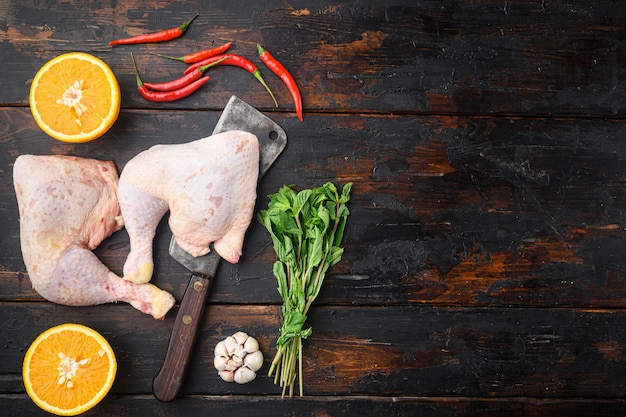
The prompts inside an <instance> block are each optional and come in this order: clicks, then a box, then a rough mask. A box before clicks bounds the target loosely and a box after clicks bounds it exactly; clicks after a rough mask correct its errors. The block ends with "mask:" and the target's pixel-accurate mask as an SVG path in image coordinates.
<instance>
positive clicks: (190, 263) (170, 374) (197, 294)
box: [152, 96, 287, 401]
mask: <svg viewBox="0 0 626 417" xmlns="http://www.w3.org/2000/svg"><path fill="white" fill-rule="evenodd" d="M229 130H243V131H247V132H250V133H253V134H255V135H256V137H257V138H258V140H259V152H260V155H259V157H260V158H259V180H260V179H261V178H262V177H263V174H265V172H267V170H268V169H269V167H270V166H271V165H272V164H273V163H274V161H275V160H276V158H278V156H279V155H280V153H281V152H282V151H283V149H284V148H285V146H286V145H287V134H286V133H285V131H284V130H283V129H282V128H281V127H280V126H279V125H278V124H277V123H275V122H274V121H273V120H271V119H270V118H269V117H267V116H266V115H264V114H263V113H261V112H260V111H258V110H257V109H255V108H254V107H252V106H251V105H249V104H248V103H246V102H245V101H243V100H241V99H240V98H238V97H237V96H232V97H231V98H230V100H228V103H227V104H226V107H224V111H223V112H222V115H221V116H220V118H219V120H218V122H217V125H216V126H215V129H214V130H213V133H212V134H217V133H221V132H226V131H229ZM169 254H170V255H171V256H172V257H173V258H174V259H176V261H177V262H179V263H180V264H182V265H183V266H184V267H185V268H187V269H188V270H189V271H191V273H192V275H191V279H190V280H189V284H188V285H187V289H186V290H185V294H184V295H183V299H182V300H181V303H180V308H179V309H178V313H177V315H176V319H175V321H174V326H173V327H172V334H171V335H170V341H169V344H168V347H167V351H166V353H165V359H164V360H163V364H162V366H161V370H160V371H159V373H158V374H157V376H156V377H155V378H154V380H153V382H152V392H153V394H154V396H155V397H156V398H157V399H159V400H161V401H171V400H173V399H174V398H176V396H177V395H178V392H179V391H180V388H181V387H182V384H183V380H184V376H185V373H186V371H187V365H188V364H189V359H190V357H191V353H192V351H193V345H194V343H195V339H196V335H197V332H198V326H199V323H200V318H201V317H202V313H203V311H204V307H205V305H206V301H207V298H208V295H209V291H210V289H211V284H212V282H213V278H214V276H215V273H216V271H217V268H218V266H219V263H220V259H221V258H220V256H219V255H218V254H217V252H215V250H213V248H212V250H211V252H209V253H208V254H206V255H204V256H199V257H194V256H192V255H190V254H189V253H187V252H186V251H184V250H183V249H182V248H181V247H180V246H178V244H177V243H176V239H175V238H174V236H172V239H171V240H170V246H169Z"/></svg>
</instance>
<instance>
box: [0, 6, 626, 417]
mask: <svg viewBox="0 0 626 417" xmlns="http://www.w3.org/2000/svg"><path fill="white" fill-rule="evenodd" d="M196 12H198V13H200V16H199V17H198V18H197V20H196V21H195V22H194V23H193V25H192V26H191V28H190V29H189V31H188V32H187V33H186V34H185V36H184V37H183V38H181V39H179V40H177V41H174V42H171V43H166V44H160V45H142V46H134V47H115V48H112V47H109V46H108V45H107V43H108V41H109V40H111V39H114V38H119V37H125V36H127V35H134V34H139V33H143V32H148V31H154V30H158V29H163V28H168V27H172V26H177V25H178V24H180V23H181V22H183V21H184V20H186V19H188V18H189V17H190V16H192V15H193V14H194V13H196ZM231 40H232V41H234V42H235V46H234V48H233V52H236V53H238V54H241V55H244V56H247V57H249V58H250V59H252V60H253V61H254V62H256V63H257V64H259V67H260V68H261V70H262V71H263V74H264V75H265V78H266V80H267V82H268V83H269V84H270V86H271V87H272V89H273V90H274V92H275V93H276V96H277V98H278V101H279V103H280V107H279V108H278V109H276V108H275V107H274V106H273V102H272V100H271V98H270V97H269V95H268V94H267V93H266V92H265V90H264V89H263V87H262V86H261V85H260V84H259V83H258V82H256V81H255V80H254V79H253V78H252V77H251V76H250V74H248V73H247V72H245V71H244V70H240V69H237V68H232V67H228V68H227V67H220V68H215V69H212V70H211V77H212V80H211V82H210V84H208V85H207V86H206V88H204V89H203V90H201V91H200V92H198V93H197V94H194V95H193V96H192V97H190V98H187V99H184V100H181V101H179V102H176V103H171V104H154V103H150V102H147V101H145V100H143V99H142V98H141V97H140V96H139V95H138V94H137V90H136V88H135V79H134V75H133V67H132V63H131V59H130V52H131V51H133V52H135V54H136V56H137V60H138V65H139V67H140V69H141V71H142V74H143V76H144V79H146V80H147V79H150V80H155V81H164V80H166V79H169V78H173V77H175V76H177V75H178V74H180V72H181V70H182V68H183V67H184V64H181V63H179V62H175V61H168V60H164V59H161V58H158V57H155V56H153V55H149V54H147V53H148V52H151V53H165V54H169V55H181V54H183V53H186V52H191V51H194V50H197V49H201V48H204V47H210V46H212V45H218V44H221V43H223V42H225V41H231ZM257 43H261V44H263V45H264V46H265V47H266V48H267V49H268V50H270V51H272V52H273V53H274V55H275V56H276V57H278V58H279V59H280V60H281V61H282V62H283V63H284V64H285V66H286V67H287V68H289V69H290V70H291V71H292V73H293V74H294V76H295V78H296V79H297V80H298V82H299V84H300V86H301V88H302V94H303V99H304V107H305V118H304V122H303V123H301V122H299V121H298V120H297V119H296V117H295V114H294V112H293V106H292V101H291V98H290V96H289V94H288V92H287V90H286V89H285V88H284V87H283V85H282V83H281V82H280V80H279V79H278V78H277V77H275V76H274V75H273V74H271V73H270V72H269V71H268V70H267V69H265V67H264V66H263V64H261V63H260V61H259V59H258V57H257V55H256V44H257ZM70 51H83V52H88V53H91V54H93V55H95V56H97V57H100V58H102V59H103V60H104V61H105V62H107V63H108V64H109V65H110V67H111V68H112V70H113V71H114V72H115V74H116V76H117V78H118V80H119V83H120V86H121V90H122V111H121V114H120V117H119V119H118V121H117V122H116V124H115V125H114V127H113V128H112V129H111V130H110V131H109V132H108V133H107V134H106V135H105V136H104V137H102V138H100V139H98V140H96V141H94V142H90V143H86V144H80V145H71V144H65V143H62V142H59V141H56V140H54V139H51V138H49V137H47V136H46V135H45V134H44V133H43V132H42V131H41V130H40V129H39V128H38V127H37V125H36V124H35V122H34V120H33V118H32V116H31V113H30V110H29V108H28V91H29V87H30V84H31V81H32V78H33V76H34V74H35V73H36V71H37V70H38V69H39V67H40V66H41V65H43V63H44V62H46V61H47V60H49V59H51V58H53V57H54V56H56V55H59V54H61V53H64V52H70ZM0 56H1V57H2V64H1V65H0V195H1V197H2V198H1V203H0V211H1V213H2V216H1V217H0V228H1V229H2V231H3V233H2V236H1V237H0V283H1V284H0V358H1V360H0V410H1V411H0V414H2V415H10V416H13V417H17V416H35V415H46V413H44V412H43V411H40V410H39V409H38V408H37V407H36V406H35V405H34V403H32V401H31V400H30V399H29V398H28V397H27V395H26V394H25V390H24V388H23V385H22V377H21V364H22V360H23V356H24V353H25V351H26V349H27V348H28V346H29V344H30V343H31V342H32V340H33V339H34V338H35V337H36V336H37V335H38V334H39V333H40V332H42V331H43V330H45V329H47V328H48V327H51V326H53V325H56V324H60V323H65V322H79V323H82V324H86V325H88V326H91V327H93V328H95V329H96V330H98V331H99V332H101V333H102V334H103V335H104V336H105V337H106V338H107V339H108V340H109V342H110V343H111V345H112V346H113V348H114V350H115V352H116V355H117V359H118V362H119V369H118V375H117V378H116V381H115V383H114V385H113V388H112V390H111V392H110V393H109V395H108V396H107V397H106V398H105V399H104V400H103V401H102V402H101V403H100V404H99V405H98V406H97V407H96V408H94V409H92V410H91V411H90V412H88V413H87V414H88V415H93V416H96V415H107V416H109V415H115V416H137V415H146V416H149V415H172V416H173V415H177V416H189V415H209V414H216V413H219V414H223V415H227V413H236V415H238V416H277V415H296V416H362V415H375V416H383V415H392V416H409V415H419V416H437V417H439V416H451V415H455V416H474V415H476V416H478V415H479V416H513V415H527V416H550V415H554V416H557V415H558V416H589V415H594V416H600V415H602V416H617V415H626V311H625V310H624V309H625V308H626V261H625V258H626V213H625V210H626V173H625V168H626V123H625V121H626V7H625V6H624V4H623V2H622V1H617V0H613V1H602V2H589V1H586V0H568V1H564V0H557V1H506V0H505V1H491V0H485V1H468V0H461V1H423V2H421V1H418V2H416V1H413V0H411V1H393V0H391V1H390V0H384V1H369V2H322V1H315V2H311V1H308V2H285V1H267V2H254V1H246V2H202V1H199V0H197V1H173V2H171V1H151V2H144V1H138V0H129V1H118V2H107V1H104V2H87V1H78V0H68V1H57V0H51V1H45V2H41V1H33V0H31V1H20V0H4V1H2V4H1V5H0ZM233 94H235V95H237V96H239V97H241V98H243V99H244V100H245V101H247V102H248V103H250V104H251V105H253V106H255V107H257V108H258V109H260V110H261V111H263V112H265V113H266V114H267V115H268V116H270V117H271V118H272V119H274V120H275V121H277V122H278V123H279V124H280V125H282V126H283V127H284V129H285V131H286V132H287V135H288V137H289V144H288V146H287V149H286V150H285V152H284V154H283V155H282V156H281V157H280V159H279V160H278V161H277V163H276V165H275V166H274V167H272V169H271V170H270V171H269V173H268V174H267V176H266V177H265V178H264V179H263V181H262V183H261V185H260V189H259V199H258V203H257V206H258V208H264V207H266V204H267V199H266V197H265V196H266V195H267V194H269V193H273V192H275V191H276V190H277V189H278V188H279V187H280V186H281V185H283V184H295V185H296V186H297V187H298V188H305V187H313V186H318V185H321V184H323V183H324V182H326V181H333V182H335V183H337V184H343V183H346V182H348V181H352V182H353V183H354V187H353V192H352V197H353V198H352V200H351V202H350V209H351V211H352V214H351V216H350V218H349V222H348V227H347V231H346V236H345V248H346V252H345V256H344V259H343V260H342V261H341V263H340V264H338V265H336V266H335V267H334V268H333V269H332V270H331V271H330V274H329V276H328V277H327V280H326V282H325V283H324V288H323V291H322V294H321V295H320V297H319V298H318V300H317V302H316V304H315V306H314V308H313V309H312V313H311V314H310V316H309V324H310V325H311V326H313V330H314V332H313V335H312V336H311V337H310V338H309V339H308V340H307V341H306V344H305V358H304V373H305V396H304V397H303V398H294V399H292V400H290V399H281V398H280V390H279V388H278V387H277V386H275V385H274V384H273V381H272V379H271V378H269V377H267V370H268V368H269V361H270V360H271V358H272V356H273V353H274V351H275V347H274V343H275V340H276V338H277V335H278V327H279V325H280V303H281V299H280V298H279V296H278V293H277V291H276V282H275V280H274V278H273V276H272V273H271V264H272V262H273V260H274V253H273V250H272V246H271V242H270V240H269V236H268V235H267V233H266V232H265V231H264V230H263V229H262V227H261V226H260V224H258V222H256V221H255V222H253V224H252V225H251V227H250V229H249V232H248V235H247V237H246V241H245V246H244V254H243V257H242V259H241V262H240V264H239V265H236V266H233V265H230V264H227V263H225V262H223V263H222V264H221V266H220V269H219V270H218V274H217V278H216V281H215V284H214V287H213V290H212V294H211V296H210V299H209V304H208V306H207V309H206V316H205V317H204V318H203V322H202V324H201V332H200V334H199V336H198V340H197V345H196V347H195V351H194V355H193V357H192V362H191V365H190V369H189V372H188V375H187V378H186V380H185V383H184V386H183V392H182V394H181V396H180V397H179V398H177V399H176V400H174V401H172V402H169V403H162V402H160V401H158V400H156V399H155V398H154V397H153V396H152V393H151V383H152V379H153V378H154V376H155V375H156V373H157V371H158V370H159V368H160V365H161V363H162V360H163V356H164V353H165V349H166V346H167V342H168V338H169V334H170V330H171V327H172V323H173V319H174V317H175V314H176V312H177V307H175V308H174V309H173V310H172V311H171V312H170V313H169V314H168V316H167V317H166V318H165V320H164V321H157V320H154V319H153V318H151V317H149V316H146V315H143V314H141V313H140V312H138V311H136V310H134V309H133V308H132V307H130V306H129V305H127V304H124V303H119V304H110V305H102V306H95V307H81V308H78V307H76V308H74V307H66V306H59V305H55V304H52V303H50V302H47V301H45V300H43V299H42V298H41V297H39V296H38V295H37V293H35V292H34V291H33V289H32V288H31V285H30V281H29V278H28V274H27V273H26V269H25V266H24V264H23V261H22V257H21V253H20V246H19V219H18V213H17V204H16V199H15V193H14V191H13V185H12V166H13V163H14V161H15V158H16V157H17V156H18V155H20V154H25V153H34V154H69V155H77V156H83V157H90V158H97V159H110V160H113V161H115V163H116V165H117V167H118V169H119V170H120V171H121V170H122V169H123V167H124V164H125V163H126V162H127V161H128V160H129V159H130V158H132V157H133V156H134V155H136V154H137V153H138V152H140V151H142V150H144V149H146V148H148V147H150V146H151V145H153V144H157V143H179V142H187V141H190V140H193V139H197V138H200V137H203V136H206V135H207V134H209V133H210V132H211V131H212V129H213V127H214V125H215V123H216V121H217V119H218V117H219V115H220V113H221V110H222V109H223V107H224V105H225V104H226V102H227V100H228V98H229V97H230V96H231V95H233ZM169 239H170V232H169V229H168V227H167V224H166V223H165V221H164V222H162V224H161V225H160V227H159V229H158V233H157V237H156V242H155V245H156V249H155V252H156V270H155V276H154V278H153V283H155V284H156V285H158V286H160V287H161V288H163V289H166V290H168V291H170V292H172V294H174V296H175V297H176V299H177V300H178V301H180V298H181V297H182V294H183V290H184V288H185V285H186V283H187V282H188V279H189V274H188V272H187V271H186V270H185V269H184V268H183V267H182V266H180V265H179V264H177V263H176V262H175V261H174V260H172V259H171V258H170V257H169V256H168V254H167V244H168V242H169ZM128 249H129V244H128V236H127V235H126V233H125V231H124V230H122V231H120V232H117V233H115V234H114V235H112V236H111V237H110V238H109V239H107V240H106V241H105V242H104V243H103V244H102V245H101V246H100V247H99V248H98V249H97V250H96V253H97V254H98V256H99V257H100V258H101V259H102V261H103V262H104V263H105V264H106V265H107V266H108V267H109V268H110V269H111V270H113V271H114V272H116V273H118V274H121V269H122V265H123V262H124V260H125V257H126V255H127V253H128ZM237 330H244V331H247V332H249V333H250V334H251V335H253V336H255V337H257V338H258V339H259V341H260V345H261V349H262V350H263V352H264V353H265V357H266V360H265V364H264V366H263V368H262V370H261V374H260V376H259V377H258V378H257V379H256V380H255V381H254V382H252V383H250V384H247V385H242V386H239V385H235V384H227V383H225V382H223V381H222V380H221V379H220V378H219V377H218V375H217V373H216V371H215V370H214V368H213V362H212V361H213V347H214V346H215V344H216V343H217V342H218V341H219V340H221V339H222V338H224V337H225V336H227V335H230V334H232V333H233V332H235V331H237Z"/></svg>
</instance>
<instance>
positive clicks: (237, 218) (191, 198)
mask: <svg viewBox="0 0 626 417" xmlns="http://www.w3.org/2000/svg"><path fill="white" fill-rule="evenodd" d="M258 176H259V143H258V140H257V137H256V136H255V135H253V134H251V133H248V132H243V131H237V130H233V131H227V132H223V133H218V134H216V135H213V136H209V137H207V138H203V139H198V140H195V141H193V142H188V143H184V144H176V145H156V146H153V147H152V148H150V149H148V150H146V151H144V152H141V153H140V154H138V155H137V156H135V157H134V158H133V159H131V160H130V161H129V162H128V163H127V164H126V166H125V167H124V169H123V170H122V173H121V175H120V181H119V190H118V196H119V200H120V208H121V211H122V216H123V217H124V223H125V227H126V230H127V232H128V236H129V237H130V253H129V255H128V258H127V259H126V263H125V264H124V278H125V279H128V280H130V281H133V282H136V283H140V284H141V283H146V282H148V281H149V280H150V279H151V277H152V273H153V269H154V261H153V247H152V245H153V238H154V236H155V233H156V229H157V226H158V224H159V222H160V220H161V218H162V217H163V216H164V215H165V213H166V212H167V211H168V210H169V211H170V215H169V226H170V229H171V231H172V234H173V235H174V238H175V239H176V243H177V244H178V245H179V246H180V247H181V248H182V249H183V250H185V251H186V252H188V253H189V254H191V255H192V256H194V257H198V256H202V255H205V254H207V253H208V252H209V250H210V248H209V245H210V244H211V243H213V248H214V249H215V251H216V252H217V253H218V254H219V255H220V256H221V257H222V258H223V259H225V260H226V261H228V262H230V263H237V262H238V261H239V258H240V256H241V254H242V247H243V239H244V235H245V233H246V230H247V228H248V226H249V225H250V221H251V220H252V217H253V212H254V204H255V201H256V186H257V180H258Z"/></svg>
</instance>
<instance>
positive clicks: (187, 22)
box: [178, 13, 200, 33]
mask: <svg viewBox="0 0 626 417" xmlns="http://www.w3.org/2000/svg"><path fill="white" fill-rule="evenodd" d="M198 16H200V13H196V14H195V16H194V17H192V18H191V19H189V20H188V21H186V22H185V23H183V24H182V25H180V26H179V27H178V29H180V30H181V32H183V33H185V32H186V31H187V29H188V28H189V25H191V22H193V21H194V20H196V17H198Z"/></svg>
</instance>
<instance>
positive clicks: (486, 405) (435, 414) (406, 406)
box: [0, 395, 626, 417]
mask: <svg viewBox="0 0 626 417" xmlns="http://www.w3.org/2000/svg"><path fill="white" fill-rule="evenodd" d="M0 407H2V409H3V410H5V411H6V412H7V414H8V415H11V416H13V417H22V416H28V417H37V416H49V414H47V413H45V412H43V411H41V410H39V409H38V408H37V407H36V406H35V405H34V403H33V402H32V401H30V399H28V397H26V396H25V395H0ZM625 412H626V404H625V403H624V402H623V401H607V400H602V399H578V400H536V399H527V398H511V399H493V398H483V399H478V398H466V397H449V398H446V397H442V398H432V397H420V398H415V397H372V396H369V397H359V396H350V397H340V396H332V397H328V396H324V397H306V398H304V399H294V400H286V399H281V398H276V397H275V396H260V397H248V396H237V395H228V396H215V395H206V396H190V397H184V398H178V399H176V400H175V401H174V402H170V403H161V402H158V401H157V400H155V399H154V397H151V396H119V395H109V396H107V397H106V398H105V399H104V400H103V401H102V402H101V403H100V404H98V405H97V406H96V408H94V409H93V410H92V411H90V412H89V414H88V415H114V416H118V417H133V416H137V415H161V414H163V413H167V415H174V414H176V415H186V416H192V415H205V414H207V413H212V414H218V413H219V414H221V415H227V414H236V415H237V416H239V417H248V416H250V417H276V416H291V415H297V416H302V417H317V416H346V415H355V416H375V415H376V416H390V417H400V416H415V415H419V416H423V417H446V416H451V415H454V416H458V417H470V416H488V417H508V416H512V415H523V416H527V417H544V416H590V415H606V416H618V415H623V414H624V413H625Z"/></svg>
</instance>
